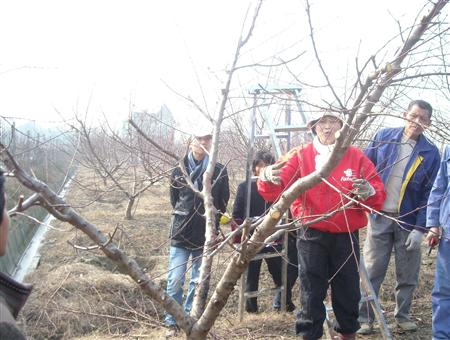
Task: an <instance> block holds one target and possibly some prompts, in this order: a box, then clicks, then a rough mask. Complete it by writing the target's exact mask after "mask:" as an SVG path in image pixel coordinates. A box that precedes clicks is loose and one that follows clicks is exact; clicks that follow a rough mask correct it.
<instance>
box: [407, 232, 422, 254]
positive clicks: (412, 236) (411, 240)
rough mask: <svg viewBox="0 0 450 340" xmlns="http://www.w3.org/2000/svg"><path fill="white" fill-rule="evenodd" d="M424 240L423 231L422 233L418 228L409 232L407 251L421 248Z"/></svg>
mask: <svg viewBox="0 0 450 340" xmlns="http://www.w3.org/2000/svg"><path fill="white" fill-rule="evenodd" d="M422 240H423V233H421V232H420V231H418V230H417V229H414V230H413V231H411V232H410V233H409V235H408V238H407V239H406V242H405V246H406V250H407V251H410V250H419V249H420V245H421V243H422Z"/></svg>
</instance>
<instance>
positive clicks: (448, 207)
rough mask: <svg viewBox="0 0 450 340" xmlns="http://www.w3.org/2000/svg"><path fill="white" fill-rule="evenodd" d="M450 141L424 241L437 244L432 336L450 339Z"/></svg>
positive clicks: (430, 201)
mask: <svg viewBox="0 0 450 340" xmlns="http://www.w3.org/2000/svg"><path fill="white" fill-rule="evenodd" d="M449 176H450V145H447V146H446V147H445V150H444V153H443V154H442V160H441V166H440V168H439V171H438V174H437V177H436V180H435V182H434V185H433V188H432V189H431V192H430V197H429V198H428V208H427V227H428V228H429V231H428V235H427V243H428V245H429V246H430V247H432V248H433V247H436V246H438V245H439V248H438V254H437V258H436V271H435V275H434V286H433V291H432V293H431V302H432V308H433V318H432V324H433V340H441V339H450V183H449Z"/></svg>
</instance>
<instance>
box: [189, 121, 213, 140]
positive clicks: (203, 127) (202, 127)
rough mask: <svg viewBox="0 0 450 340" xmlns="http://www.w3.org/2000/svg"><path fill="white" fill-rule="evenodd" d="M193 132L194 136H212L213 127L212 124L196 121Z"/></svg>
mask: <svg viewBox="0 0 450 340" xmlns="http://www.w3.org/2000/svg"><path fill="white" fill-rule="evenodd" d="M191 134H192V135H193V136H194V137H206V136H212V134H213V127H212V126H211V124H202V123H196V125H195V126H193V127H192V129H191Z"/></svg>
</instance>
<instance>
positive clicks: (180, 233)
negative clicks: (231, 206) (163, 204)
mask: <svg viewBox="0 0 450 340" xmlns="http://www.w3.org/2000/svg"><path fill="white" fill-rule="evenodd" d="M211 131H212V129H211V130H209V129H208V130H207V131H203V130H198V131H197V133H196V134H195V138H194V140H193V141H192V143H191V144H190V151H189V153H188V154H187V155H186V156H185V157H184V159H183V163H184V167H185V169H186V171H187V175H188V176H189V177H190V180H191V181H192V183H193V184H194V186H195V188H196V189H198V190H199V191H201V190H202V189H203V174H204V172H205V170H206V167H207V165H208V162H209V150H210V149H211V141H212V134H211ZM185 176H186V175H185V174H184V173H183V171H182V170H181V168H180V167H177V168H175V170H174V171H173V172H172V174H171V176H170V202H171V204H172V208H173V211H172V221H171V228H170V254H169V270H168V278H167V289H166V290H167V294H169V295H170V296H171V297H173V298H174V299H175V300H176V301H177V302H178V303H179V304H180V305H181V303H182V297H183V285H184V281H185V274H186V270H187V268H188V261H189V258H190V259H191V263H192V266H191V279H190V282H189V288H188V291H187V294H186V298H185V302H184V310H185V311H186V312H187V313H189V312H190V311H191V308H192V302H193V299H194V293H195V288H196V285H197V281H198V277H199V274H200V272H199V269H200V265H201V261H202V252H203V245H204V243H205V222H206V221H205V216H204V213H205V207H204V204H203V199H202V198H200V197H199V196H198V195H197V194H196V193H195V192H194V190H192V188H191V187H190V186H189V185H188V184H187V181H186V178H185ZM212 183H213V186H212V196H213V201H214V206H215V208H216V209H217V212H218V214H219V213H220V212H221V213H224V212H225V210H226V207H227V204H228V199H229V197H230V190H229V184H228V173H227V170H226V168H225V167H224V166H223V165H222V164H220V163H216V165H215V168H214V173H213V176H212ZM218 221H219V219H218V218H216V222H217V225H218ZM165 323H166V325H167V326H168V327H169V330H168V332H167V334H166V337H171V336H173V335H175V333H176V332H177V331H178V327H177V325H176V321H175V319H174V318H173V317H172V315H170V314H168V313H167V314H166V316H165Z"/></svg>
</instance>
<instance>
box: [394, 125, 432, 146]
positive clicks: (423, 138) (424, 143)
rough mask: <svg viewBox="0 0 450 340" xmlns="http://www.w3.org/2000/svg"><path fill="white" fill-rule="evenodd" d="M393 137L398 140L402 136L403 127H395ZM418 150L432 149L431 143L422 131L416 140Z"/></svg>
mask: <svg viewBox="0 0 450 340" xmlns="http://www.w3.org/2000/svg"><path fill="white" fill-rule="evenodd" d="M395 130H396V131H395V134H394V138H395V141H397V142H400V141H401V139H402V136H403V131H405V128H404V127H400V128H395ZM415 149H417V150H418V151H429V150H432V149H433V144H432V143H431V142H430V141H429V140H428V138H427V137H426V136H425V135H424V134H423V133H422V134H421V135H420V136H419V139H418V140H417V142H416V147H415Z"/></svg>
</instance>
